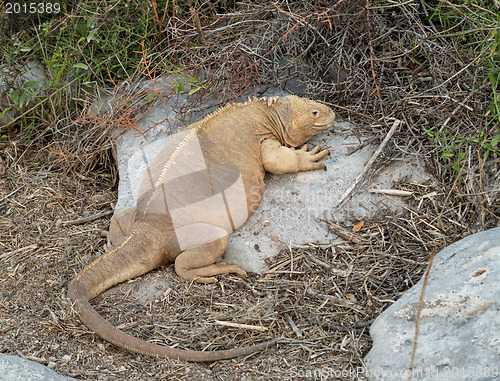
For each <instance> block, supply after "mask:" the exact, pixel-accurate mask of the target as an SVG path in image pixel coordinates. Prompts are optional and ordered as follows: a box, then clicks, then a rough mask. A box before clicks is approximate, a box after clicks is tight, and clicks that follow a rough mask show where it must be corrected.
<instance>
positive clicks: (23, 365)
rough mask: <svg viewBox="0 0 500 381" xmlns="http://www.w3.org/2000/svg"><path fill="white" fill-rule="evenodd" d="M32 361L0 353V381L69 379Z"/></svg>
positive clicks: (64, 380)
mask: <svg viewBox="0 0 500 381" xmlns="http://www.w3.org/2000/svg"><path fill="white" fill-rule="evenodd" d="M70 380H76V379H75V378H70V377H64V376H61V375H60V374H57V373H56V372H54V371H53V370H50V369H49V368H47V367H45V366H43V365H42V364H39V363H37V362H34V361H30V360H26V359H23V358H21V357H17V356H11V355H6V354H3V353H0V381H70Z"/></svg>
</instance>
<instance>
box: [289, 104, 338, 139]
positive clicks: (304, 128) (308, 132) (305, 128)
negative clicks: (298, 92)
mask: <svg viewBox="0 0 500 381" xmlns="http://www.w3.org/2000/svg"><path fill="white" fill-rule="evenodd" d="M284 100H286V101H287V102H288V107H287V108H288V110H287V112H288V113H289V118H290V119H289V121H290V122H289V123H287V124H288V125H286V126H285V131H284V140H285V143H286V144H287V145H289V146H290V147H298V146H300V145H302V144H304V143H305V142H306V141H308V140H309V139H310V138H311V137H312V136H314V135H316V134H319V133H320V132H323V131H326V130H328V129H329V128H330V127H333V125H334V124H335V113H334V112H333V111H332V110H331V109H330V107H328V106H326V105H324V104H322V103H318V102H316V101H312V100H310V99H307V98H301V97H297V96H295V95H289V96H286V97H284Z"/></svg>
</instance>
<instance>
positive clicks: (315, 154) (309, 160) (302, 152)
mask: <svg viewBox="0 0 500 381" xmlns="http://www.w3.org/2000/svg"><path fill="white" fill-rule="evenodd" d="M307 147H308V145H307V144H304V145H303V146H302V148H300V149H297V150H295V152H296V154H297V156H298V158H299V164H298V165H299V171H310V170H312V169H321V168H326V164H325V163H318V162H317V161H318V160H319V159H322V158H323V157H325V156H326V155H328V154H329V153H330V151H328V150H327V149H324V150H321V147H320V146H316V147H314V148H313V149H312V150H310V151H308V150H307Z"/></svg>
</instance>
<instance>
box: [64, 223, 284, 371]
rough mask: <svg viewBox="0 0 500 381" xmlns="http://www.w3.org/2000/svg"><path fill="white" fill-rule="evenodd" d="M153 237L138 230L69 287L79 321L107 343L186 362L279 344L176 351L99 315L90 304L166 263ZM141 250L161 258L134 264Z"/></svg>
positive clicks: (98, 260)
mask: <svg viewBox="0 0 500 381" xmlns="http://www.w3.org/2000/svg"><path fill="white" fill-rule="evenodd" d="M141 230H145V231H146V230H147V234H143V233H144V232H141ZM154 236H155V235H154V234H152V231H151V226H148V227H144V226H143V227H139V228H136V230H135V231H134V233H133V234H131V237H134V238H133V242H130V241H129V240H128V239H127V240H126V241H125V242H124V243H123V244H122V245H120V246H119V247H117V248H116V249H114V250H112V251H110V252H109V253H107V254H105V255H103V256H102V257H100V258H99V259H97V260H96V261H95V262H93V263H92V264H90V265H89V266H87V267H86V268H85V269H84V270H83V271H82V272H81V273H80V274H79V275H78V276H77V277H76V278H75V279H74V280H73V281H72V282H71V283H70V285H69V289H68V295H67V296H68V298H69V299H70V300H71V301H72V302H73V307H74V309H75V311H76V312H77V314H78V316H79V318H80V320H81V321H82V322H83V323H84V324H85V325H86V326H87V327H88V328H89V329H91V330H92V331H94V332H95V333H96V334H98V335H99V336H100V337H102V338H103V339H104V340H107V341H109V342H110V343H112V344H114V345H116V346H118V347H121V348H124V349H126V350H128V351H131V352H135V353H141V354H147V355H151V356H157V357H168V358H172V359H182V360H186V361H217V360H226V359H230V358H233V357H238V356H246V355H249V354H252V353H255V352H260V351H263V350H265V349H267V348H269V347H272V346H274V345H275V344H276V342H275V341H274V340H271V341H267V342H264V343H260V344H256V345H251V346H249V347H244V348H235V349H229V350H223V351H212V352H208V351H207V352H204V351H195V350H183V349H176V348H170V347H166V346H161V345H156V344H152V343H150V342H148V341H145V340H141V339H138V338H136V337H134V336H131V335H129V334H127V333H125V332H123V331H121V330H119V329H118V328H116V327H115V326H113V325H112V324H111V323H110V322H108V321H107V320H106V319H104V318H103V317H102V316H101V315H99V313H98V312H97V311H96V310H95V309H94V308H93V307H92V306H91V305H90V303H89V300H92V299H93V298H94V297H96V296H97V295H99V294H100V293H102V292H104V291H105V290H107V289H108V288H110V287H112V286H114V285H116V284H118V283H121V282H123V281H125V280H127V279H131V278H133V277H136V276H140V275H142V274H145V273H146V272H148V271H151V270H153V269H155V268H158V267H160V266H162V265H164V264H165V263H166V262H167V261H166V260H165V259H164V252H163V251H162V250H161V249H159V250H154V247H152V246H154V245H158V244H160V243H159V240H157V239H156V240H155V239H154ZM137 238H139V242H141V245H136V244H135V243H134V242H137V241H136V239H137ZM141 247H148V253H159V254H158V257H157V258H154V257H152V256H151V255H149V256H148V257H146V258H148V261H144V256H143V257H142V258H143V260H142V261H134V259H135V258H141V257H140V256H138V254H140V253H138V251H140V249H141ZM152 249H153V250H152ZM137 262H139V263H137Z"/></svg>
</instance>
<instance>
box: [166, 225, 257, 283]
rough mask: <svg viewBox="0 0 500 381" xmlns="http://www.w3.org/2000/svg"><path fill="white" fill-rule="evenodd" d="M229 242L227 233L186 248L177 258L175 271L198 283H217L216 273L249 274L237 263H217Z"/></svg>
mask: <svg viewBox="0 0 500 381" xmlns="http://www.w3.org/2000/svg"><path fill="white" fill-rule="evenodd" d="M228 244H229V237H228V236H227V235H225V236H223V237H221V238H219V239H217V240H215V241H211V242H207V243H204V244H202V245H199V246H195V247H192V248H189V249H187V250H184V251H183V252H182V253H180V254H179V255H178V256H177V258H175V272H176V273H177V275H179V276H180V277H181V278H183V279H185V280H194V281H196V282H198V283H217V282H218V280H217V278H216V277H215V276H216V275H222V274H230V273H232V274H239V275H241V276H247V273H246V271H244V270H242V269H240V268H239V267H238V266H236V265H228V264H227V263H224V262H219V263H215V262H216V261H217V260H218V259H219V258H220V257H222V254H224V251H225V250H226V248H227V246H228Z"/></svg>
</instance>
